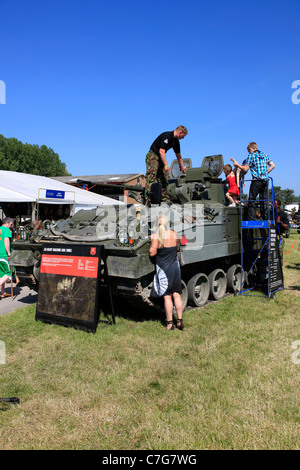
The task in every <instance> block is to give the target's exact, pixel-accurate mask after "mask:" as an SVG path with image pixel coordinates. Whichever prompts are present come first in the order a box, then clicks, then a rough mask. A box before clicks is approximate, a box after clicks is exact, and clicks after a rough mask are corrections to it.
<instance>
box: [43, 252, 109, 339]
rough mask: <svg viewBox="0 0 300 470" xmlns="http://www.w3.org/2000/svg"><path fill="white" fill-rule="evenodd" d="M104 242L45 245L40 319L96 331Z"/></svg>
mask: <svg viewBox="0 0 300 470" xmlns="http://www.w3.org/2000/svg"><path fill="white" fill-rule="evenodd" d="M103 253H104V247H103V246H101V245H98V246H91V245H71V244H69V245H63V244H53V245H51V246H45V247H44V249H43V253H42V257H41V266H40V282H39V293H38V302H37V312H36V319H40V320H44V321H47V322H49V323H58V324H63V325H65V326H68V325H70V326H75V327H78V328H83V329H85V330H92V331H95V329H96V326H97V321H98V281H99V279H98V277H99V268H100V263H101V259H102V258H103Z"/></svg>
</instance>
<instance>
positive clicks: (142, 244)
mask: <svg viewBox="0 0 300 470" xmlns="http://www.w3.org/2000/svg"><path fill="white" fill-rule="evenodd" d="M184 163H185V165H186V166H187V170H186V173H185V174H181V172H180V170H179V166H178V162H177V160H175V161H174V162H173V163H172V165H171V168H170V174H171V177H170V180H169V184H168V189H167V190H168V194H169V196H170V198H171V202H168V203H160V200H159V198H160V196H159V191H158V193H157V191H155V190H154V186H155V185H154V186H153V191H151V194H150V195H149V194H148V195H145V192H144V189H143V188H139V187H138V186H135V187H131V191H132V193H133V194H135V196H136V198H139V201H140V203H139V204H135V205H131V206H126V205H124V206H114V205H112V206H101V207H98V208H96V209H93V210H80V211H78V212H77V213H76V214H75V215H74V216H72V217H70V218H68V219H66V220H61V221H58V222H56V223H51V222H50V221H44V223H43V228H42V229H41V230H33V229H32V227H27V228H25V230H24V229H23V232H22V235H21V237H20V239H19V240H18V241H16V242H15V243H14V244H13V252H12V256H11V260H10V262H11V264H12V265H14V266H15V267H16V272H17V275H18V277H19V279H20V281H21V282H22V283H23V284H26V285H29V286H30V287H31V288H32V289H34V290H36V291H38V288H39V271H40V261H41V256H42V251H43V248H44V247H46V246H49V244H51V243H57V242H59V243H64V244H66V245H69V244H89V245H90V244H92V245H95V244H101V245H104V246H105V253H106V261H107V274H108V282H109V285H110V288H111V292H112V294H113V298H118V299H121V300H123V299H124V301H126V302H128V303H131V304H134V305H136V306H137V307H142V306H147V307H150V308H155V307H158V308H159V307H160V303H159V301H155V300H154V299H153V298H151V296H150V293H151V287H152V282H153V277H154V270H155V266H154V264H153V262H152V261H151V259H150V258H149V247H150V237H151V233H153V232H155V231H156V228H157V227H156V223H157V219H158V215H159V214H161V213H163V214H166V215H167V216H168V217H169V220H170V226H171V228H172V229H174V230H176V231H177V233H178V235H179V237H180V240H181V251H180V253H179V261H180V265H181V271H182V285H183V292H182V299H183V304H184V308H186V306H187V305H192V306H197V307H199V306H203V305H204V304H205V303H206V302H207V301H208V299H209V298H211V299H215V300H218V299H220V298H221V297H223V296H224V295H225V293H226V292H237V291H238V290H239V288H240V280H241V266H240V230H239V209H238V208H236V207H228V206H227V201H226V197H225V191H224V185H223V184H222V179H221V178H220V175H221V173H222V171H223V157H222V155H215V156H209V157H205V158H204V160H203V162H202V165H201V167H192V163H191V160H190V159H184ZM127 189H128V187H127ZM158 189H159V187H158ZM147 197H149V199H148V200H147V204H145V202H146V198H147ZM100 288H101V287H100Z"/></svg>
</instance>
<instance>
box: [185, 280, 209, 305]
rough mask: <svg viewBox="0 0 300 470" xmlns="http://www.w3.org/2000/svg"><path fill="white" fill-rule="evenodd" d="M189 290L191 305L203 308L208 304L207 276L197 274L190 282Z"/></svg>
mask: <svg viewBox="0 0 300 470" xmlns="http://www.w3.org/2000/svg"><path fill="white" fill-rule="evenodd" d="M187 288H188V298H189V302H190V304H191V305H193V306H195V307H202V306H203V305H205V304H206V302H207V300H208V297H209V280H208V277H207V276H206V274H204V273H198V274H195V276H193V277H192V278H191V279H190V280H189V282H188V285H187Z"/></svg>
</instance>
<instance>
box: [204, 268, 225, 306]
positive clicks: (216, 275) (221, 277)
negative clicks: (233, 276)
mask: <svg viewBox="0 0 300 470" xmlns="http://www.w3.org/2000/svg"><path fill="white" fill-rule="evenodd" d="M208 280H209V284H210V297H211V298H212V299H214V300H219V299H221V298H222V297H224V295H225V293H226V288H227V279H226V274H225V273H224V271H223V270H222V269H215V270H214V271H212V272H211V273H210V274H209V276H208Z"/></svg>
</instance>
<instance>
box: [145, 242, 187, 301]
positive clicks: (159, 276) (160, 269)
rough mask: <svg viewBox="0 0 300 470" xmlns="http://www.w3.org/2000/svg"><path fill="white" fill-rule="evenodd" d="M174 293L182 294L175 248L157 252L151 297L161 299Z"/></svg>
mask: <svg viewBox="0 0 300 470" xmlns="http://www.w3.org/2000/svg"><path fill="white" fill-rule="evenodd" d="M174 292H178V293H179V294H181V293H182V288H181V272H180V266H179V262H178V259H177V246H172V247H170V248H166V247H164V248H161V249H159V250H158V251H157V255H156V261H155V275H154V279H153V286H152V290H151V297H162V296H164V295H171V294H173V293H174Z"/></svg>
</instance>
